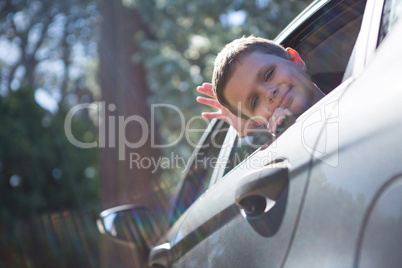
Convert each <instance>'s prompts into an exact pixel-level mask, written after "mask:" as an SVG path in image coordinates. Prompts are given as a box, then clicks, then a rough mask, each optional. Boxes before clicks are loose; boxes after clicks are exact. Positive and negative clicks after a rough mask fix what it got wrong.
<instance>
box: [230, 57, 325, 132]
mask: <svg viewBox="0 0 402 268" xmlns="http://www.w3.org/2000/svg"><path fill="white" fill-rule="evenodd" d="M294 53H295V54H296V55H295V54H291V55H289V59H284V58H281V57H278V56H275V55H271V54H263V53H261V52H253V53H252V54H250V55H246V56H244V57H243V58H242V59H241V60H240V62H238V63H237V64H236V66H235V69H234V72H233V74H232V76H231V77H230V78H229V81H228V83H227V85H226V87H225V89H224V97H225V98H226V100H227V101H228V102H229V104H230V105H231V106H232V107H234V108H236V109H237V110H239V112H241V113H243V114H244V115H246V116H247V117H250V118H253V120H254V121H257V122H260V123H261V124H266V122H268V120H269V118H270V117H271V116H272V114H273V112H274V111H275V109H276V108H278V107H282V108H284V109H289V110H290V111H291V112H292V113H293V114H294V115H299V114H301V113H303V112H304V111H305V110H307V109H308V108H309V107H310V106H311V105H312V104H313V103H315V102H316V101H317V100H319V99H320V98H321V97H322V95H323V94H322V93H321V91H320V90H319V89H318V87H317V86H316V85H315V84H314V83H313V82H312V81H311V79H310V77H309V76H308V74H307V73H306V71H305V65H304V62H303V61H302V60H301V58H300V57H299V56H298V55H297V52H294ZM238 103H240V104H238ZM239 105H240V106H239Z"/></svg>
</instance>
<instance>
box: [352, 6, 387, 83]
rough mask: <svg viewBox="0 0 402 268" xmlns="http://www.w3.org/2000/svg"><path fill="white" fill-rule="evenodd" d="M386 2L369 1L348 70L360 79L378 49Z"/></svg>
mask: <svg viewBox="0 0 402 268" xmlns="http://www.w3.org/2000/svg"><path fill="white" fill-rule="evenodd" d="M383 5H384V0H367V3H366V8H365V10H364V13H363V21H362V25H361V28H360V33H359V36H358V37H357V40H356V44H355V47H354V49H353V53H352V56H351V59H350V60H349V63H348V66H347V68H346V69H347V70H348V72H350V73H351V74H350V76H352V77H358V76H359V75H360V74H361V73H362V72H363V71H364V69H365V68H366V66H367V65H368V64H369V63H370V62H371V61H372V59H373V57H374V56H375V52H376V49H377V41H378V34H379V29H380V26H381V17H382V10H383Z"/></svg>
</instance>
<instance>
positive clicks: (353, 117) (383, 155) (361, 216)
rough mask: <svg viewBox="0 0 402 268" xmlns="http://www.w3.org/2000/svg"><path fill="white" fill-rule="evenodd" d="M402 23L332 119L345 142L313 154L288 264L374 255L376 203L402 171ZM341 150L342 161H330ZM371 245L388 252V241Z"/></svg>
mask: <svg viewBox="0 0 402 268" xmlns="http://www.w3.org/2000/svg"><path fill="white" fill-rule="evenodd" d="M398 26H399V28H398V29H395V30H394V31H393V32H392V33H391V34H390V36H388V37H387V38H386V39H388V40H384V42H383V43H382V44H381V46H380V47H379V49H378V51H377V52H376V56H375V58H374V59H373V61H372V62H371V63H370V64H369V66H367V68H366V70H365V71H364V72H363V73H361V75H360V76H359V77H356V80H355V81H354V82H353V83H351V85H350V86H349V87H348V88H347V90H346V91H345V94H343V95H342V96H341V98H340V99H339V107H338V109H337V112H338V114H336V116H332V117H330V119H328V121H327V122H326V124H330V123H335V124H339V144H334V143H332V144H331V143H329V144H326V145H329V146H327V148H326V152H325V154H323V155H320V159H315V160H314V162H313V168H312V173H311V176H310V178H309V186H308V191H307V195H306V198H305V206H304V208H303V212H302V216H301V218H300V223H299V226H298V230H297V233H296V236H295V241H294V243H293V246H292V249H291V252H290V255H289V258H288V260H287V262H286V267H294V266H295V265H296V264H297V265H298V266H308V267H356V266H358V265H359V258H358V256H366V258H367V256H368V255H367V252H364V251H363V252H362V253H359V252H360V251H361V249H360V248H359V247H360V245H361V242H359V241H360V240H362V235H363V234H362V232H363V231H362V228H363V226H365V225H367V222H366V221H367V218H369V217H368V216H367V215H368V213H369V211H370V206H371V203H372V202H373V200H374V199H375V198H376V196H377V195H378V192H379V191H380V190H381V189H382V188H383V186H384V185H386V184H387V183H389V182H390V181H393V180H394V179H395V177H397V176H399V175H400V174H402V165H401V164H400V163H401V162H400V157H401V152H402V142H401V140H400V137H402V106H401V104H400V100H401V99H402V77H401V75H400V71H401V70H402V64H401V63H402V57H401V55H400V54H398V55H396V54H394V53H393V52H392V47H391V45H389V44H395V43H400V42H402V38H401V37H402V23H401V22H400V23H399V25H398ZM387 43H389V44H387ZM356 104H358V107H356V106H357V105H356ZM391 111H392V112H391ZM334 119H335V120H334ZM357 130H358V131H357ZM321 137H322V140H324V135H322V136H321ZM331 145H332V146H331ZM335 156H336V157H337V158H338V163H337V164H336V165H335V166H331V165H328V164H327V163H325V160H326V158H328V157H332V158H333V157H335ZM311 230H316V231H319V233H320V235H317V234H316V233H315V232H312V231H311ZM376 231H377V232H381V233H382V232H385V233H387V230H384V229H377V230H376ZM399 231H400V227H399ZM371 232H373V231H371ZM371 243H375V242H374V241H372V242H371ZM399 245H400V244H399ZM385 246H386V245H384V247H385ZM370 248H376V249H377V254H381V252H383V251H382V250H380V249H381V248H382V245H380V244H377V245H376V246H373V245H371V246H370ZM388 248H389V246H388ZM400 249H401V248H399V250H400ZM384 252H385V251H384ZM399 252H400V251H399ZM363 263H365V264H366V263H367V261H366V260H365V262H363ZM361 267H366V266H365V265H363V266H361ZM384 267H391V266H387V265H385V266H384Z"/></svg>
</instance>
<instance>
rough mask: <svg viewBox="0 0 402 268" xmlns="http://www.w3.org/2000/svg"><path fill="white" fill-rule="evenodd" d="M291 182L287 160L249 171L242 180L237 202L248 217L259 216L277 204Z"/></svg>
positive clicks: (237, 192)
mask: <svg viewBox="0 0 402 268" xmlns="http://www.w3.org/2000/svg"><path fill="white" fill-rule="evenodd" d="M288 184H289V169H288V163H287V161H282V162H281V163H280V164H274V165H268V166H266V167H264V168H263V169H261V170H258V171H254V172H251V173H248V174H247V175H245V176H244V178H243V179H242V180H241V181H240V183H239V184H238V186H237V190H236V193H235V204H236V205H237V206H238V207H239V208H240V209H241V212H242V213H244V214H245V216H247V217H257V216H259V215H261V214H263V213H265V212H267V211H269V210H270V209H271V208H272V207H273V206H275V204H276V201H277V200H278V199H279V197H280V196H281V194H282V193H283V192H284V190H285V189H286V187H287V186H288Z"/></svg>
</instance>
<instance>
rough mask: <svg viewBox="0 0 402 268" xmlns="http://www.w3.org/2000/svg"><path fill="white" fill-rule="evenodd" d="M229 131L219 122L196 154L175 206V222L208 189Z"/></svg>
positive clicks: (222, 122) (226, 125) (223, 123)
mask: <svg viewBox="0 0 402 268" xmlns="http://www.w3.org/2000/svg"><path fill="white" fill-rule="evenodd" d="M228 129H229V125H228V124H227V123H225V122H224V121H218V122H217V123H216V124H215V126H214V128H213V129H212V131H211V132H210V133H209V134H208V137H207V138H206V139H205V141H204V142H203V148H201V149H200V150H198V151H195V152H194V154H193V156H192V157H193V159H192V160H191V167H190V169H189V171H188V173H187V175H186V178H185V179H184V180H183V183H182V185H181V187H180V193H179V194H178V196H177V200H176V203H175V204H174V213H173V214H174V215H173V217H174V219H173V220H176V219H178V218H179V217H180V216H181V215H182V214H183V213H184V212H185V211H186V210H187V208H188V207H190V206H191V204H192V203H194V201H195V200H197V198H198V197H200V196H201V194H203V193H204V192H205V191H206V190H207V189H208V186H209V183H210V181H211V175H212V173H213V171H214V168H215V166H216V165H218V164H219V163H218V156H219V152H220V150H221V149H222V147H223V146H222V145H223V141H224V140H225V136H226V133H227V131H228Z"/></svg>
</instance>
